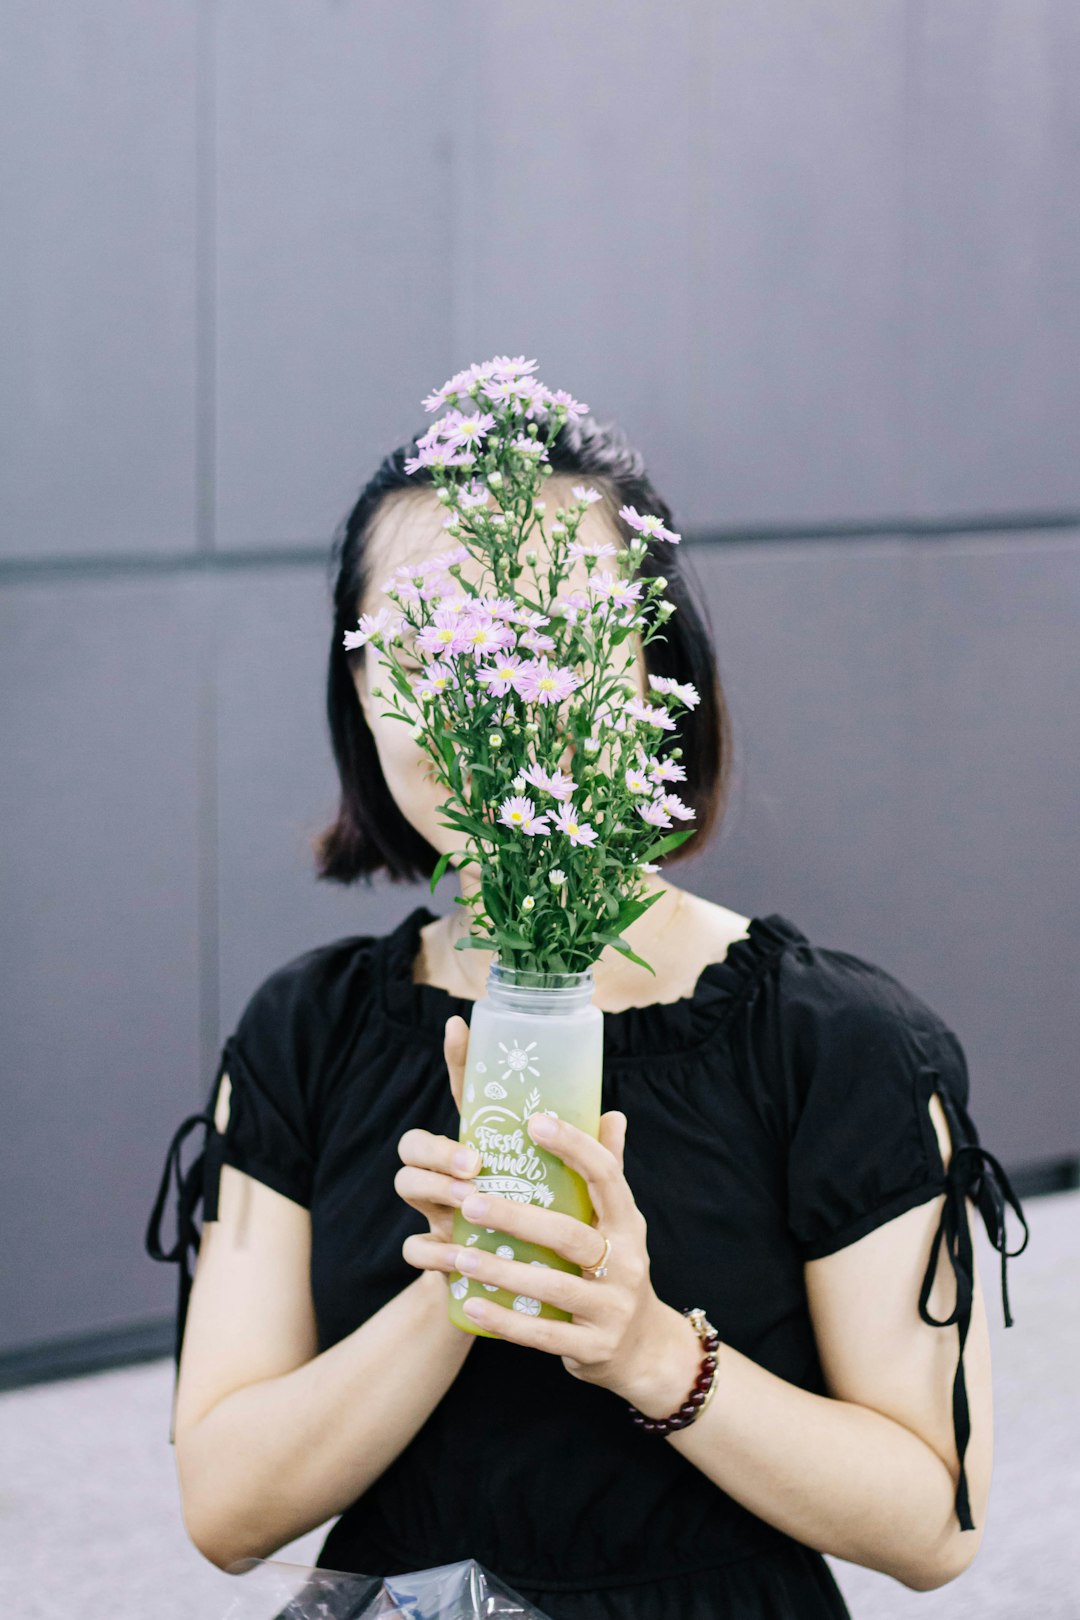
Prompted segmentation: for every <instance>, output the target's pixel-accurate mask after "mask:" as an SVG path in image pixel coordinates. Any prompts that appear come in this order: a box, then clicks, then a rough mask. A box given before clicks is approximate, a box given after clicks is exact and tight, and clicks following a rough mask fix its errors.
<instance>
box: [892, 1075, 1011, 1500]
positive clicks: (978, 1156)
mask: <svg viewBox="0 0 1080 1620" xmlns="http://www.w3.org/2000/svg"><path fill="white" fill-rule="evenodd" d="M939 1095H940V1096H941V1098H942V1105H943V1107H944V1109H945V1112H946V1115H947V1117H948V1122H949V1129H950V1133H951V1136H952V1141H953V1144H954V1146H953V1152H952V1155H951V1157H950V1160H949V1166H948V1169H947V1171H946V1173H945V1201H944V1203H943V1205H942V1209H941V1220H940V1221H939V1223H938V1228H937V1231H936V1232H935V1233H934V1241H933V1243H932V1244H931V1246H930V1259H929V1262H928V1264H927V1267H926V1275H925V1276H924V1278H923V1284H922V1289H921V1291H920V1293H919V1315H920V1316H921V1317H922V1319H923V1321H924V1322H928V1323H929V1324H930V1326H931V1327H950V1326H951V1325H952V1323H953V1322H955V1323H956V1325H957V1332H958V1335H959V1341H960V1344H959V1354H958V1356H957V1361H956V1376H955V1378H954V1379H953V1402H952V1404H953V1430H954V1433H955V1436H956V1454H957V1458H958V1460H959V1463H960V1477H959V1479H958V1481H957V1486H956V1514H957V1517H958V1519H959V1520H960V1528H961V1529H962V1530H974V1528H975V1526H974V1523H973V1522H972V1518H971V1503H970V1500H969V1497H968V1485H967V1474H966V1472H965V1469H964V1455H965V1453H966V1451H967V1445H968V1440H969V1438H970V1436H971V1414H970V1411H969V1408H968V1397H967V1384H966V1382H965V1379H964V1345H965V1343H966V1341H967V1336H968V1329H969V1328H970V1326H971V1306H972V1301H973V1298H974V1292H975V1257H974V1246H973V1243H972V1239H971V1228H970V1224H969V1221H968V1213H967V1207H966V1203H965V1200H966V1199H968V1198H971V1199H972V1200H973V1201H974V1202H975V1205H976V1207H977V1208H978V1210H979V1213H980V1214H981V1216H982V1218H983V1223H984V1225H985V1227H986V1232H987V1236H988V1237H989V1239H990V1242H991V1243H992V1244H993V1246H994V1248H995V1249H997V1250H998V1251H999V1253H1000V1255H1001V1303H1002V1309H1003V1312H1004V1317H1005V1326H1006V1327H1012V1324H1013V1319H1012V1314H1011V1312H1010V1310H1009V1286H1008V1277H1007V1274H1006V1259H1007V1258H1015V1257H1016V1255H1018V1254H1022V1253H1023V1251H1024V1250H1025V1248H1026V1247H1027V1241H1028V1237H1029V1236H1030V1233H1029V1231H1028V1224H1027V1221H1026V1220H1025V1219H1024V1212H1023V1210H1022V1209H1021V1207H1020V1201H1019V1199H1018V1198H1017V1196H1016V1194H1015V1192H1014V1191H1013V1188H1012V1185H1011V1183H1010V1181H1009V1178H1008V1176H1007V1175H1006V1174H1005V1171H1004V1170H1003V1169H1002V1167H1001V1165H1000V1163H999V1162H998V1160H997V1159H996V1158H995V1157H994V1155H993V1154H992V1153H991V1152H989V1150H988V1149H986V1148H984V1147H980V1146H979V1145H978V1143H975V1142H965V1143H961V1145H960V1146H959V1147H957V1146H956V1145H955V1144H956V1143H957V1141H958V1140H959V1136H960V1132H959V1125H958V1119H957V1115H956V1112H955V1110H954V1108H953V1106H952V1100H951V1098H950V1097H949V1096H948V1093H947V1092H945V1091H944V1089H942V1091H941V1092H940V1093H939ZM1006 1203H1008V1204H1010V1205H1011V1206H1012V1208H1013V1210H1014V1212H1015V1214H1016V1216H1017V1218H1018V1219H1019V1221H1020V1224H1021V1226H1022V1227H1023V1228H1024V1241H1023V1242H1022V1243H1021V1245H1020V1247H1019V1248H1018V1249H1010V1248H1008V1247H1007V1245H1006V1241H1005V1237H1006V1234H1005V1214H1006V1209H1005V1206H1006ZM942 1244H944V1245H945V1250H946V1253H947V1254H948V1257H949V1261H950V1263H951V1265H952V1268H953V1273H954V1275H955V1278H956V1301H955V1303H954V1305H953V1308H952V1310H951V1312H950V1313H949V1315H948V1316H945V1317H942V1318H940V1319H939V1318H938V1317H936V1316H931V1314H930V1312H929V1310H928V1308H927V1302H928V1301H929V1298H930V1294H931V1292H932V1290H933V1287H934V1278H935V1276H936V1275H937V1265H938V1255H939V1253H940V1252H941V1247H942Z"/></svg>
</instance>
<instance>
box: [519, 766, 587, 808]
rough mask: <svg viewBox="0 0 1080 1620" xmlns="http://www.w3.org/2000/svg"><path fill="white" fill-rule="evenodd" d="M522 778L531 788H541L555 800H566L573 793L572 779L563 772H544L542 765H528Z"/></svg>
mask: <svg viewBox="0 0 1080 1620" xmlns="http://www.w3.org/2000/svg"><path fill="white" fill-rule="evenodd" d="M521 774H522V776H523V777H524V779H525V781H526V782H530V783H531V784H532V786H533V787H537V788H541V789H542V790H543V791H544V792H545V793H550V794H551V795H552V797H553V798H556V799H568V798H569V797H570V795H571V793H573V791H574V778H573V777H572V776H567V775H566V773H565V772H564V771H545V769H544V767H543V766H542V765H538V764H535V763H534V764H532V765H529V766H528V767H527V768H526V769H525V770H524V771H522V773H521Z"/></svg>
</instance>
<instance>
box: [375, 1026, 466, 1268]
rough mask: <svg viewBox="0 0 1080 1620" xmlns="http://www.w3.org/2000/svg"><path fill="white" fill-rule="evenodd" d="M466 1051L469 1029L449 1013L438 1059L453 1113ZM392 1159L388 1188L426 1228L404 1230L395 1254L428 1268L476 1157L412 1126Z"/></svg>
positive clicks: (449, 1238)
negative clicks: (395, 1163)
mask: <svg viewBox="0 0 1080 1620" xmlns="http://www.w3.org/2000/svg"><path fill="white" fill-rule="evenodd" d="M468 1049H469V1026H468V1024H467V1023H466V1022H465V1020H464V1018H459V1017H458V1016H457V1015H456V1014H455V1015H454V1017H453V1018H448V1019H447V1021H446V1030H445V1033H444V1036H443V1055H444V1056H445V1058H446V1067H447V1069H448V1070H449V1073H450V1089H451V1090H452V1092H453V1094H454V1101H455V1102H456V1103H457V1106H458V1111H459V1112H460V1110H461V1096H462V1090H463V1087H464V1083H465V1059H466V1056H467V1053H468ZM463 1151H464V1152H466V1153H467V1154H468V1158H469V1163H468V1164H466V1165H458V1164H455V1162H454V1156H455V1154H457V1153H460V1152H463ZM398 1155H399V1157H400V1159H401V1169H400V1170H399V1171H398V1172H397V1174H396V1176H395V1177H394V1190H395V1192H396V1193H397V1194H398V1196H399V1197H401V1198H403V1199H404V1200H405V1202H406V1203H407V1204H409V1205H411V1207H412V1208H413V1209H417V1210H419V1211H420V1214H421V1215H422V1216H423V1217H424V1219H425V1220H426V1221H427V1223H428V1226H429V1228H430V1231H428V1232H426V1233H425V1232H410V1234H409V1236H408V1237H407V1238H406V1239H405V1242H404V1243H403V1244H402V1248H401V1252H402V1254H403V1255H404V1257H405V1259H406V1260H407V1261H408V1262H409V1264H410V1265H412V1266H417V1267H421V1268H424V1260H423V1256H424V1254H425V1252H426V1253H427V1254H428V1262H427V1263H428V1266H430V1264H431V1260H430V1254H431V1246H433V1245H435V1244H439V1245H445V1244H447V1243H452V1242H453V1240H454V1211H455V1210H456V1209H460V1207H461V1203H462V1200H463V1199H465V1198H467V1197H468V1195H469V1193H470V1192H472V1190H473V1186H472V1180H471V1178H472V1177H473V1176H474V1175H475V1174H476V1172H477V1171H478V1170H479V1169H480V1156H479V1154H477V1153H475V1152H474V1151H473V1150H472V1149H471V1148H469V1149H462V1147H461V1145H460V1143H459V1142H458V1141H457V1140H456V1139H455V1138H452V1137H449V1136H436V1135H435V1134H434V1133H433V1132H432V1131H425V1130H422V1129H420V1128H419V1127H418V1126H414V1127H413V1128H412V1129H411V1130H408V1131H406V1132H405V1134H404V1136H403V1137H402V1138H401V1141H400V1142H399V1143H398ZM424 1269H426V1268H424ZM447 1281H448V1282H449V1274H447Z"/></svg>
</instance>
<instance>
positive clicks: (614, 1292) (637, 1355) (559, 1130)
mask: <svg viewBox="0 0 1080 1620" xmlns="http://www.w3.org/2000/svg"><path fill="white" fill-rule="evenodd" d="M541 1122H543V1124H547V1125H550V1126H551V1134H550V1136H541V1129H542V1128H543V1125H542V1124H541ZM526 1128H527V1130H528V1131H529V1134H530V1136H531V1137H532V1139H533V1141H534V1142H535V1143H537V1145H538V1146H540V1147H542V1148H544V1149H545V1151H546V1152H548V1153H552V1154H554V1155H556V1156H557V1157H558V1158H560V1159H562V1161H563V1163H564V1164H566V1165H569V1167H570V1168H571V1169H572V1170H576V1171H577V1172H578V1174H579V1175H580V1176H581V1177H582V1178H583V1179H584V1181H585V1183H586V1185H587V1186H588V1189H589V1198H590V1201H591V1203H592V1206H593V1209H594V1211H595V1213H596V1225H589V1224H587V1223H586V1222H584V1221H579V1220H577V1219H576V1218H575V1217H574V1216H573V1215H564V1214H560V1213H559V1212H558V1211H557V1210H550V1209H542V1208H541V1207H540V1206H539V1205H536V1204H522V1203H518V1202H516V1201H515V1200H514V1199H510V1198H503V1197H501V1196H500V1195H498V1194H494V1195H493V1194H490V1193H485V1194H481V1193H480V1192H479V1190H477V1191H476V1192H473V1193H470V1195H469V1196H468V1198H466V1199H465V1201H464V1203H463V1204H462V1213H463V1214H464V1216H465V1218H466V1220H468V1221H470V1222H472V1223H473V1224H474V1225H478V1226H489V1227H494V1228H495V1229H496V1230H498V1231H499V1232H505V1233H506V1235H507V1236H508V1237H512V1238H513V1237H517V1238H521V1239H522V1241H523V1242H526V1243H538V1244H541V1245H542V1246H543V1247H545V1248H548V1249H553V1250H554V1251H555V1253H556V1254H559V1255H561V1256H562V1257H563V1258H564V1259H566V1260H570V1261H572V1262H573V1263H574V1264H575V1265H578V1266H588V1267H592V1266H596V1265H599V1263H600V1259H601V1256H602V1254H603V1252H604V1243H603V1238H604V1237H608V1238H610V1239H611V1249H610V1252H609V1254H608V1260H607V1274H606V1275H605V1276H604V1277H589V1276H583V1277H578V1276H575V1275H574V1274H573V1273H572V1272H568V1271H559V1270H556V1269H555V1267H550V1268H543V1267H540V1266H533V1265H527V1264H525V1263H524V1262H523V1261H520V1260H503V1259H500V1258H499V1256H498V1255H495V1254H491V1253H489V1252H488V1251H487V1250H484V1249H480V1248H468V1249H461V1248H458V1246H457V1245H456V1244H454V1243H438V1242H437V1241H435V1240H434V1239H432V1238H431V1237H430V1236H429V1235H425V1234H422V1233H417V1234H414V1235H412V1236H410V1237H409V1238H408V1239H406V1242H405V1244H404V1246H403V1249H402V1253H403V1255H404V1257H405V1259H406V1260H408V1261H409V1263H410V1264H411V1265H415V1266H419V1267H421V1268H423V1269H427V1270H436V1271H447V1272H451V1271H459V1272H462V1273H463V1274H464V1275H466V1276H468V1277H473V1278H475V1279H476V1280H477V1281H478V1282H482V1283H495V1284H497V1285H498V1286H499V1287H500V1288H505V1289H506V1290H507V1292H509V1293H511V1294H522V1295H525V1296H526V1297H530V1298H533V1299H539V1300H541V1301H545V1302H547V1303H548V1304H550V1305H556V1306H558V1307H560V1308H561V1309H562V1310H565V1311H570V1312H571V1313H572V1316H573V1320H572V1321H570V1322H559V1321H552V1320H550V1319H549V1318H547V1317H541V1316H529V1315H527V1314H526V1313H524V1312H521V1311H513V1310H508V1309H507V1308H506V1306H505V1305H497V1304H495V1302H494V1301H493V1300H490V1299H472V1298H470V1299H467V1300H466V1301H465V1304H464V1307H463V1308H464V1311H465V1313H466V1315H467V1316H469V1317H470V1318H471V1320H472V1321H474V1322H475V1323H476V1324H477V1326H479V1327H483V1328H484V1329H485V1330H486V1331H487V1332H490V1333H497V1334H498V1335H499V1337H500V1338H503V1339H510V1340H512V1341H513V1342H514V1343H515V1344H526V1345H531V1346H532V1347H533V1348H534V1349H537V1350H547V1351H549V1352H551V1353H552V1354H553V1355H558V1356H561V1357H562V1362H563V1366H564V1367H565V1368H566V1370H567V1372H569V1373H571V1374H573V1376H574V1377H575V1378H580V1379H582V1380H583V1381H584V1382H586V1383H590V1384H599V1385H601V1386H602V1387H604V1388H606V1389H611V1390H614V1391H615V1392H616V1393H617V1394H624V1395H626V1397H627V1399H630V1400H633V1398H634V1392H636V1391H637V1390H638V1389H639V1387H641V1385H642V1382H643V1380H646V1378H647V1375H648V1373H649V1371H650V1369H651V1368H653V1367H655V1361H656V1357H657V1355H658V1354H659V1353H661V1347H662V1345H663V1343H664V1342H665V1339H666V1338H669V1337H670V1331H671V1323H670V1320H669V1319H670V1317H671V1316H672V1315H673V1314H675V1315H676V1318H677V1313H673V1312H672V1311H671V1308H670V1307H669V1306H666V1305H664V1304H663V1303H662V1302H661V1301H660V1300H659V1299H658V1298H657V1296H656V1294H655V1293H654V1292H653V1287H652V1283H651V1281H650V1279H649V1254H648V1249H647V1246H646V1223H645V1217H644V1216H643V1215H642V1213H641V1211H640V1210H639V1209H638V1207H637V1204H636V1203H635V1202H634V1195H633V1193H632V1192H631V1190H630V1187H629V1186H628V1184H627V1181H626V1177H625V1176H624V1175H623V1145H624V1143H625V1140H626V1115H625V1114H623V1113H620V1112H618V1111H617V1110H611V1111H609V1112H608V1113H605V1114H602V1115H601V1117H600V1139H599V1141H597V1140H595V1139H594V1138H593V1137H591V1136H589V1135H587V1134H586V1132H585V1131H582V1130H579V1129H578V1128H577V1126H575V1125H571V1124H570V1123H569V1122H568V1121H566V1120H562V1119H554V1118H552V1117H551V1116H550V1115H546V1114H533V1115H531V1116H530V1117H529V1119H528V1121H527V1122H526ZM482 1185H483V1178H482V1177H481V1178H480V1180H479V1182H478V1183H477V1188H478V1189H479V1188H480V1187H482ZM474 1199H475V1200H476V1203H475V1204H474V1202H473V1200H474ZM683 1331H684V1333H685V1325H684V1327H683Z"/></svg>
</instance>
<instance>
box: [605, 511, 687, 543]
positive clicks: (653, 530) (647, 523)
mask: <svg viewBox="0 0 1080 1620" xmlns="http://www.w3.org/2000/svg"><path fill="white" fill-rule="evenodd" d="M619 516H620V517H621V518H622V520H623V522H624V523H628V524H629V525H630V527H631V528H632V529H636V530H637V532H638V533H639V534H643V535H644V536H645V538H646V539H647V540H670V542H671V544H672V545H673V546H677V545H678V544H679V541H680V540H681V539H682V535H680V534H675V533H674V532H673V531H672V530H671V529H665V527H664V524H663V520H662V519H661V518H658V517H653V516H652V515H651V514H650V515H648V516H647V517H642V515H641V513H640V512H639V511H638V510H637V508H636V507H634V506H620V507H619Z"/></svg>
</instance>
